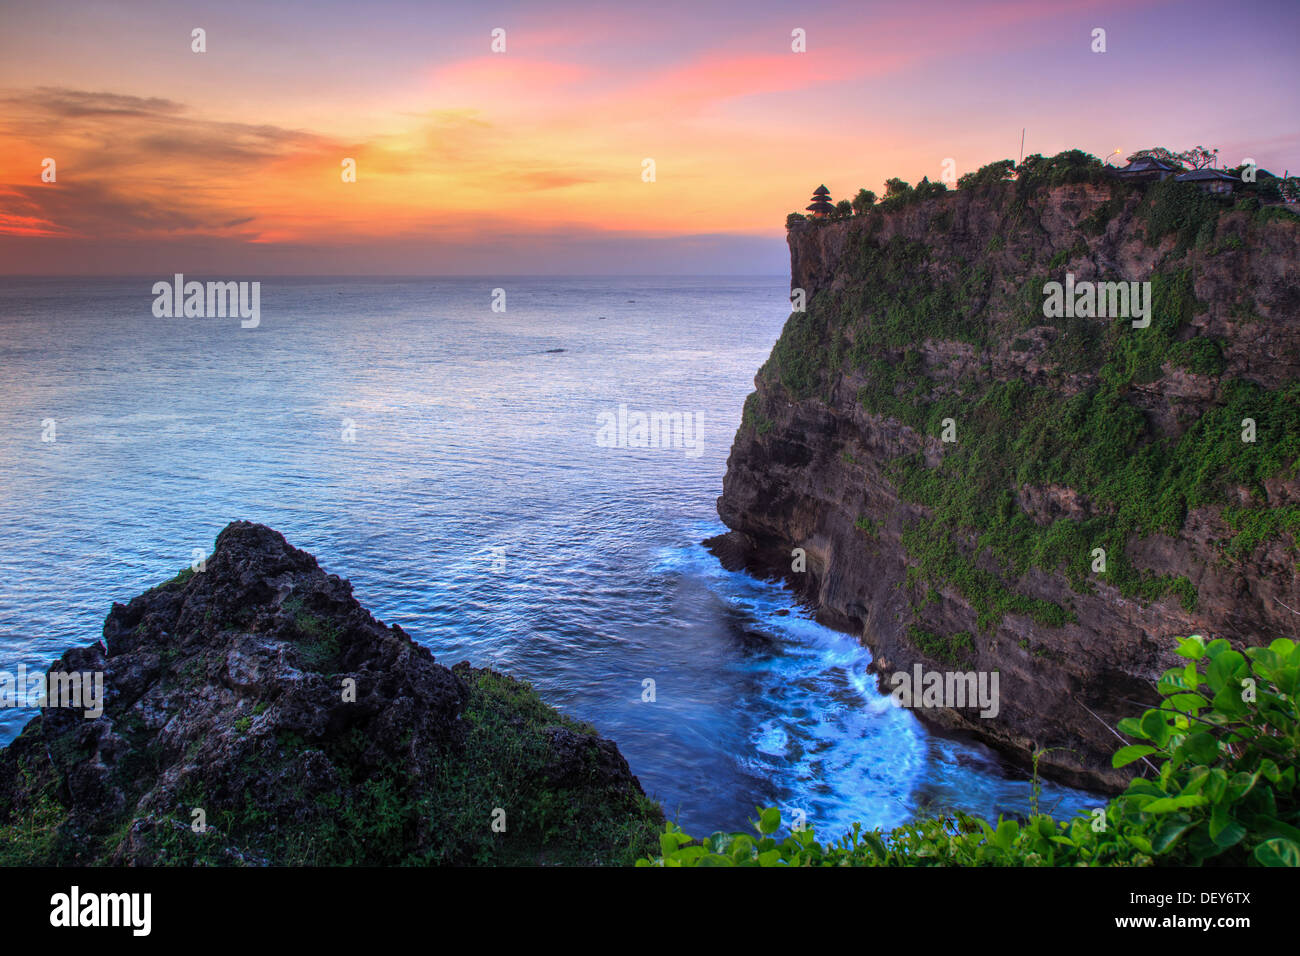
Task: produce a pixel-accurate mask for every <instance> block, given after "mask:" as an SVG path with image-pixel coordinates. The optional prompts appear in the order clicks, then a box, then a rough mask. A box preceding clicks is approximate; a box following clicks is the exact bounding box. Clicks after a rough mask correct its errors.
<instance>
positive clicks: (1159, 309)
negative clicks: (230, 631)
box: [710, 167, 1300, 788]
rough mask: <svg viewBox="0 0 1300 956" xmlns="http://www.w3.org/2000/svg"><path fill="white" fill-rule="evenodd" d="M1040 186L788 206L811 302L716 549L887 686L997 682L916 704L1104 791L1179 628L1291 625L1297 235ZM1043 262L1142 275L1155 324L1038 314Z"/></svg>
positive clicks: (1053, 274) (1299, 598)
mask: <svg viewBox="0 0 1300 956" xmlns="http://www.w3.org/2000/svg"><path fill="white" fill-rule="evenodd" d="M1067 173H1068V171H1067ZM1056 179H1057V180H1060V179H1065V180H1066V182H1065V184H1063V185H1053V182H1052V180H1051V178H1050V177H1039V180H1038V181H1037V182H1034V181H1033V180H1032V177H1025V178H1024V181H1020V182H1003V183H995V184H991V185H986V186H982V187H979V188H972V189H962V190H960V191H957V192H949V193H947V194H943V195H938V196H928V197H927V198H925V199H924V200H919V199H917V200H913V199H911V198H909V197H903V198H901V199H899V200H896V201H894V202H891V203H889V204H887V205H888V206H890V207H892V208H885V209H881V208H880V207H876V208H875V209H873V210H871V211H870V212H868V213H866V214H863V215H857V216H854V217H853V218H851V219H848V220H844V221H839V222H829V223H827V222H821V223H817V222H807V223H800V222H795V223H793V224H792V227H791V229H790V232H789V237H788V238H789V246H790V260H791V286H792V289H795V290H798V289H802V290H803V291H804V293H805V294H806V296H807V304H806V309H805V311H802V312H800V311H796V312H795V313H793V314H792V315H791V316H790V318H789V320H788V322H787V324H786V327H785V329H784V331H783V333H782V336H781V338H780V340H779V341H778V343H777V345H776V347H775V348H774V349H773V352H772V356H771V358H770V359H769V361H768V362H767V363H766V365H765V366H764V367H763V369H762V370H761V371H760V372H759V374H758V376H757V378H756V382H755V384H756V387H757V390H756V392H755V393H753V394H752V395H751V396H750V397H749V399H748V400H747V402H746V404H745V408H744V414H743V422H742V424H741V426H740V429H739V431H738V432H737V435H736V439H735V443H734V445H733V447H732V450H731V456H730V459H729V461H728V467H727V474H726V478H725V482H724V487H723V494H722V496H721V497H720V498H719V500H718V511H719V514H720V515H721V517H722V519H723V521H724V522H725V523H726V524H727V526H728V527H729V528H731V529H732V530H731V532H730V533H728V534H727V535H724V536H723V537H721V538H719V539H714V540H713V541H712V542H710V544H711V545H712V546H713V547H714V549H715V552H716V553H717V554H719V556H720V557H721V558H722V559H723V560H724V562H725V563H727V564H728V565H730V566H733V567H739V566H742V565H744V566H747V567H749V568H750V569H751V570H756V571H759V572H760V573H766V574H776V575H780V576H782V577H784V578H786V579H787V580H789V581H790V582H791V583H792V584H793V585H794V586H795V587H796V588H797V589H799V590H800V591H801V592H802V593H803V594H804V595H805V596H806V598H807V599H808V600H809V601H810V602H812V603H813V604H814V605H815V606H816V608H817V609H818V611H819V615H820V617H821V618H822V619H823V620H824V621H826V622H827V623H829V624H831V625H832V626H835V627H837V628H840V629H843V630H845V631H848V632H850V633H853V634H855V635H859V636H860V637H861V639H862V640H863V641H865V642H866V644H867V645H868V646H869V647H870V648H871V650H872V652H873V654H874V657H875V666H876V668H877V669H878V671H879V672H880V674H881V678H882V687H883V689H885V690H888V689H889V686H890V685H888V684H884V683H883V681H884V677H885V675H888V674H890V673H892V672H895V671H909V672H910V671H911V670H912V667H913V665H914V664H916V663H920V664H922V665H923V667H924V668H925V669H929V670H938V671H953V670H960V671H965V670H983V671H994V670H996V671H998V672H999V674H1000V694H1001V704H1000V708H999V711H998V714H997V716H996V717H995V718H992V719H988V718H981V717H980V716H979V714H978V712H977V711H976V710H974V709H957V708H929V709H923V710H920V711H918V713H919V715H920V716H921V717H922V718H923V719H925V720H927V721H929V722H931V723H932V724H934V725H936V726H939V727H943V728H948V729H952V730H959V731H965V732H970V733H973V734H975V735H977V736H978V737H980V738H981V739H983V740H984V741H985V742H987V743H989V744H991V745H993V746H995V747H997V748H999V749H1000V750H1002V751H1003V752H1005V753H1006V754H1008V755H1009V756H1011V757H1012V758H1013V759H1016V760H1019V761H1022V762H1025V763H1028V762H1029V759H1030V755H1031V754H1032V753H1033V752H1034V751H1040V752H1041V763H1040V767H1041V768H1042V769H1043V770H1044V771H1045V772H1046V773H1048V774H1049V775H1051V776H1054V777H1056V778H1058V779H1062V780H1064V781H1067V782H1071V783H1074V784H1078V785H1085V786H1093V787H1099V788H1111V787H1115V786H1118V785H1119V784H1120V783H1121V782H1122V781H1123V779H1124V775H1125V774H1127V773H1129V772H1131V770H1132V768H1130V769H1129V770H1125V771H1115V770H1113V769H1111V766H1110V760H1109V757H1110V755H1111V753H1113V751H1114V749H1115V748H1116V746H1117V745H1118V740H1117V739H1116V734H1115V733H1114V731H1113V730H1112V728H1114V727H1115V725H1116V723H1117V721H1118V720H1119V718H1120V717H1122V716H1124V715H1126V714H1130V713H1133V712H1135V710H1137V709H1138V708H1139V707H1140V706H1141V705H1146V704H1149V703H1151V702H1152V701H1153V700H1154V696H1153V682H1154V680H1155V679H1156V678H1157V677H1158V675H1159V674H1160V673H1161V672H1162V671H1163V670H1164V669H1166V668H1168V667H1172V666H1175V665H1176V664H1177V661H1178V659H1177V658H1175V657H1174V656H1173V655H1172V653H1171V648H1172V647H1173V641H1172V638H1173V637H1174V636H1175V635H1186V634H1189V633H1200V634H1203V635H1206V636H1207V637H1208V636H1215V637H1225V638H1228V639H1230V640H1232V641H1234V642H1237V643H1239V644H1242V645H1254V644H1260V643H1266V642H1267V641H1268V640H1270V639H1272V638H1273V637H1277V636H1284V635H1285V636H1291V635H1294V634H1295V632H1296V630H1297V626H1298V625H1300V617H1297V614H1296V612H1297V611H1300V584H1297V575H1296V569H1297V565H1296V561H1297V537H1300V507H1298V504H1300V497H1298V495H1297V492H1298V491H1300V481H1298V480H1297V473H1296V459H1297V454H1298V453H1300V387H1298V386H1297V382H1298V381H1300V283H1298V282H1297V264H1298V263H1300V229H1297V222H1298V221H1297V218H1296V217H1295V216H1294V215H1293V214H1292V213H1291V211H1289V210H1284V209H1276V208H1269V207H1264V208H1262V209H1261V208H1260V207H1259V206H1258V203H1257V202H1255V201H1254V200H1250V199H1247V200H1245V201H1240V200H1239V198H1238V199H1231V198H1230V199H1226V200H1225V199H1219V198H1214V197H1208V196H1202V195H1201V194H1199V193H1198V192H1197V191H1196V190H1195V188H1194V187H1191V186H1183V185H1182V184H1179V185H1177V186H1175V184H1173V183H1167V184H1160V185H1151V186H1147V187H1137V186H1131V185H1122V184H1119V183H1114V182H1111V181H1108V179H1107V177H1106V176H1105V175H1104V174H1102V173H1100V171H1098V170H1097V169H1096V168H1095V167H1094V168H1093V169H1091V170H1084V171H1083V173H1082V175H1078V176H1071V175H1066V176H1064V177H1062V176H1057V177H1056ZM1071 179H1075V180H1078V181H1074V182H1070V181H1069V180H1071ZM1066 273H1069V274H1070V275H1071V276H1072V277H1073V281H1076V282H1087V281H1117V280H1127V281H1136V282H1150V283H1151V285H1150V287H1149V289H1150V294H1151V296H1152V309H1151V315H1150V324H1149V326H1147V327H1134V324H1133V322H1132V321H1131V320H1130V319H1129V318H1127V317H1121V318H1115V317H1113V312H1112V315H1111V317H1098V316H1097V315H1096V314H1095V312H1094V313H1093V314H1087V315H1082V314H1078V313H1080V312H1085V311H1088V310H1086V309H1084V308H1082V306H1081V307H1080V308H1079V309H1078V310H1073V311H1075V314H1074V315H1072V316H1070V317H1065V316H1058V317H1055V318H1048V317H1046V316H1045V312H1046V311H1048V310H1046V309H1045V307H1044V300H1045V296H1044V286H1045V283H1047V282H1050V281H1057V282H1064V281H1066ZM796 308H797V300H796ZM1247 419H1249V420H1250V423H1249V425H1247V424H1246V420H1247ZM945 439H948V440H945ZM797 549H802V550H797ZM1293 609H1294V610H1293Z"/></svg>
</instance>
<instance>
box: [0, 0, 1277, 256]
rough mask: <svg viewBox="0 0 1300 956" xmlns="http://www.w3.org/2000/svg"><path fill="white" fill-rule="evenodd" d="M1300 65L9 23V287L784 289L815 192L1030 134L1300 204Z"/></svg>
mask: <svg viewBox="0 0 1300 956" xmlns="http://www.w3.org/2000/svg"><path fill="white" fill-rule="evenodd" d="M195 27H201V28H203V29H204V30H205V31H206V44H207V52H205V53H194V52H192V51H191V31H192V30H193V29H194V28H195ZM497 27H500V28H503V29H504V30H505V31H506V52H505V53H493V52H492V51H491V48H490V45H491V42H492V36H491V34H492V30H493V29H494V28H497ZM1097 27H1100V28H1103V29H1105V30H1106V45H1107V52H1105V53H1093V52H1092V50H1091V46H1092V31H1093V29H1094V28H1097ZM796 28H800V29H803V30H805V31H806V35H807V52H806V53H795V52H793V51H792V50H791V32H792V31H793V30H794V29H796ZM1297 36H1300V3H1296V2H1293V0H1277V2H1268V0H1265V2H1259V3H1252V4H1249V5H1233V4H1225V3H1199V2H1143V0H1123V2H1113V3H1112V2H1083V0H1079V2H1071V0H1065V2H1046V0H999V2H989V3H976V2H963V0H949V2H919V0H918V2H915V3H894V2H890V3H863V2H854V3H845V4H791V3H763V2H748V3H730V4H722V3H707V2H687V3H669V2H655V3H646V4H626V5H625V4H610V3H602V4H595V3H593V4H579V3H574V2H568V0H565V2H546V3H541V2H533V3H517V4H493V3H482V4H480V3H457V4H442V3H432V2H428V0H412V2H383V0H372V2H368V3H352V2H348V3H295V2H284V0H281V2H275V3H266V4H261V3H243V2H232V0H223V2H221V3H183V2H175V0H169V2H159V3H149V2H120V3H109V2H104V3H93V4H92V3H84V4H73V3H62V2H58V0H46V2H42V3H17V2H13V0H0V272H3V273H10V274H13V273H20V274H21V273H66V274H119V273H120V274H133V275H154V274H159V275H166V274H170V273H172V272H182V271H183V272H191V273H205V274H216V275H227V274H230V275H235V276H245V275H249V276H253V277H256V276H257V275H259V274H284V273H291V274H292V273H335V274H344V273H356V274H362V273H397V274H417V273H418V274H480V275H493V274H521V273H522V274H527V273H557V274H558V273H566V274H587V273H643V274H645V273H649V274H653V273H736V274H759V273H762V274H781V273H784V272H786V271H787V268H788V259H787V253H786V249H785V243H784V222H785V216H786V214H787V213H788V212H791V211H794V210H802V209H803V207H804V206H805V205H806V204H807V202H808V197H809V195H810V193H811V191H812V189H813V188H814V187H815V186H817V185H818V184H819V183H823V182H824V183H825V184H826V185H827V186H828V187H829V188H830V190H831V194H832V196H833V198H835V199H839V198H842V197H849V196H851V195H852V194H853V193H855V192H856V191H857V189H858V188H859V187H862V186H865V187H867V188H870V189H874V190H875V191H877V192H881V191H882V187H881V183H882V182H883V181H884V180H885V179H886V178H888V177H890V176H901V177H902V178H904V179H906V180H908V181H910V182H916V181H917V180H919V179H920V178H921V177H922V176H929V177H930V178H931V179H938V178H940V175H941V168H942V163H943V161H944V159H945V158H948V157H951V158H952V159H953V160H954V161H955V163H956V167H957V173H958V175H960V174H961V173H963V172H967V171H969V170H971V169H974V168H977V167H979V166H981V165H983V164H985V163H988V162H990V161H992V160H996V159H1000V158H1004V157H1009V158H1012V159H1015V158H1016V157H1017V154H1018V152H1019V149H1020V132H1021V128H1022V127H1026V128H1027V133H1026V136H1025V152H1026V153H1033V152H1039V153H1044V154H1051V153H1055V152H1058V151H1059V150H1061V149H1067V148H1072V147H1078V148H1081V149H1085V150H1087V151H1089V152H1092V153H1094V154H1096V155H1098V156H1102V157H1104V156H1106V154H1108V153H1111V152H1112V151H1113V150H1115V149H1116V148H1119V149H1120V150H1121V151H1122V153H1123V154H1124V155H1127V154H1128V153H1131V152H1133V151H1134V150H1136V149H1139V148H1142V147H1147V146H1156V145H1162V146H1168V147H1170V148H1173V149H1186V148H1188V147H1191V146H1194V145H1198V144H1203V145H1205V146H1208V147H1211V148H1214V147H1217V148H1218V149H1219V150H1220V157H1221V159H1223V160H1224V161H1225V162H1226V163H1228V164H1230V165H1235V164H1237V163H1239V162H1241V161H1242V160H1243V159H1244V158H1245V157H1250V158H1253V159H1254V160H1256V161H1257V162H1258V163H1259V164H1260V165H1261V166H1263V167H1265V168H1267V169H1270V170H1272V171H1273V172H1276V173H1278V174H1281V173H1282V172H1283V171H1284V170H1287V169H1289V170H1290V171H1291V172H1292V173H1293V174H1294V173H1296V172H1297V171H1300V120H1298V119H1297V116H1298V115H1300V114H1298V111H1297V106H1298V105H1300V103H1298V100H1300V94H1298V91H1300V66H1298V65H1297V64H1300V51H1298V50H1297V47H1296V38H1297ZM45 157H50V158H53V159H54V160H55V162H56V170H57V181H56V182H54V183H44V182H42V181H41V169H42V160H43V159H44V158H45ZM347 157H351V158H354V159H355V160H356V166H357V181H356V182H355V183H345V182H343V181H342V179H341V176H340V172H341V162H342V160H343V159H344V158H347ZM646 158H651V159H653V160H654V161H655V167H656V168H655V173H656V179H655V181H654V182H652V183H647V182H643V181H642V161H643V160H644V159H646ZM1121 161H1122V157H1121Z"/></svg>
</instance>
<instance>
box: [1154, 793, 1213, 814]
mask: <svg viewBox="0 0 1300 956" xmlns="http://www.w3.org/2000/svg"><path fill="white" fill-rule="evenodd" d="M1209 802H1210V801H1209V800H1207V799H1206V798H1205V796H1204V795H1203V794H1199V793H1193V794H1188V795H1187V796H1180V797H1163V798H1161V799H1160V800H1152V801H1151V802H1150V803H1148V804H1147V805H1146V806H1144V807H1143V808H1142V812H1143V813H1171V812H1173V811H1174V810H1186V809H1187V808H1188V807H1203V806H1205V805H1206V804H1207V803H1209Z"/></svg>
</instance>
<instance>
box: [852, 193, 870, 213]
mask: <svg viewBox="0 0 1300 956" xmlns="http://www.w3.org/2000/svg"><path fill="white" fill-rule="evenodd" d="M875 204H876V194H875V193H873V192H872V191H871V190H870V189H859V190H858V194H857V195H856V196H854V197H853V211H854V212H855V213H857V214H858V215H859V216H865V215H866V214H867V213H868V212H870V211H871V207H872V206H874V205H875Z"/></svg>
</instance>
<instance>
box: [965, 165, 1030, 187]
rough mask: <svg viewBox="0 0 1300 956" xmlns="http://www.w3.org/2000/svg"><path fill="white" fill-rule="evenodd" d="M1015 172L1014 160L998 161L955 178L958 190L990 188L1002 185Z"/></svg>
mask: <svg viewBox="0 0 1300 956" xmlns="http://www.w3.org/2000/svg"><path fill="white" fill-rule="evenodd" d="M1015 170H1016V163H1015V160H1011V159H999V160H997V161H996V162H992V163H989V164H988V165H987V166H981V167H980V168H979V169H977V170H975V171H974V172H972V173H965V174H964V175H962V176H959V177H957V188H958V189H978V188H980V187H981V186H992V185H995V184H997V183H1004V182H1007V181H1008V180H1009V179H1011V177H1012V175H1014V173H1015Z"/></svg>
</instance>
